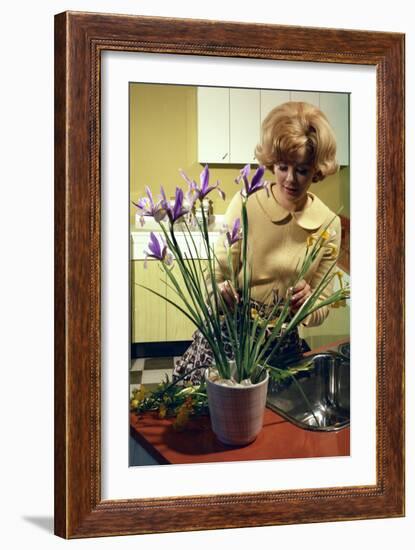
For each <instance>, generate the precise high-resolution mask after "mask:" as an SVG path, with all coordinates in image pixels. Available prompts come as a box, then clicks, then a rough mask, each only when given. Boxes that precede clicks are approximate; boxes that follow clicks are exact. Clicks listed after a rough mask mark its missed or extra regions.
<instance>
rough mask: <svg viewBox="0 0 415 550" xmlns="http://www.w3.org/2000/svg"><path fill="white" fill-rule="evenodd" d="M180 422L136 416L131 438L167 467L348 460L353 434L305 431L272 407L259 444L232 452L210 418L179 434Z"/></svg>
mask: <svg viewBox="0 0 415 550" xmlns="http://www.w3.org/2000/svg"><path fill="white" fill-rule="evenodd" d="M173 422H174V419H160V418H158V415H157V413H155V412H146V413H143V414H140V415H137V414H136V413H131V415H130V425H131V433H132V435H133V437H135V438H136V439H137V441H138V442H139V443H140V444H141V445H143V447H144V448H145V449H146V450H147V451H148V452H149V453H150V454H151V455H152V456H153V457H154V458H155V459H156V460H157V461H158V462H160V463H161V464H196V463H202V462H229V461H238V460H266V459H276V458H311V457H322V456H348V455H349V454H350V429H349V428H344V429H342V430H340V431H338V432H316V431H312V430H305V429H302V428H299V427H297V426H295V425H294V424H292V423H291V422H288V421H287V420H285V419H284V418H282V417H281V416H279V415H278V414H276V413H275V412H273V411H272V410H270V409H268V408H266V409H265V414H264V427H263V429H262V431H261V432H260V434H259V435H258V437H257V439H256V440H255V441H254V442H252V443H250V444H249V445H246V446H244V447H230V446H228V445H224V444H223V443H221V442H220V441H218V440H217V439H216V436H215V434H214V433H213V432H212V430H211V427H210V420H209V417H208V416H199V417H194V418H193V419H191V420H190V422H189V424H188V425H187V426H186V429H185V430H184V431H182V432H178V431H176V430H175V429H174V428H173V426H172V424H173Z"/></svg>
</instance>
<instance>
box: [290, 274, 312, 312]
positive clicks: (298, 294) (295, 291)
mask: <svg viewBox="0 0 415 550" xmlns="http://www.w3.org/2000/svg"><path fill="white" fill-rule="evenodd" d="M289 290H291V303H290V307H291V310H292V311H293V312H296V311H298V310H299V309H300V307H301V306H302V305H303V304H304V302H305V301H306V300H307V298H308V297H309V296H311V287H310V285H309V284H308V283H307V282H306V281H305V280H304V279H301V281H299V282H298V283H297V285H296V286H295V287H291V289H289Z"/></svg>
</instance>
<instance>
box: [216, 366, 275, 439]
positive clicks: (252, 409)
mask: <svg viewBox="0 0 415 550" xmlns="http://www.w3.org/2000/svg"><path fill="white" fill-rule="evenodd" d="M268 381H269V374H268V371H265V376H264V379H263V380H261V382H259V383H258V384H255V385H252V386H224V385H221V384H218V383H216V382H214V381H211V380H209V369H207V372H206V389H207V396H208V403H209V414H210V419H211V424H212V430H213V432H214V433H215V435H216V437H217V438H218V439H219V441H221V442H222V443H225V444H226V445H247V444H248V443H251V442H252V441H254V440H255V439H256V437H257V435H258V434H259V432H260V431H261V430H262V427H263V423H264V412H265V403H266V400H267V390H268Z"/></svg>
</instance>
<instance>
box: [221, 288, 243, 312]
mask: <svg viewBox="0 0 415 550" xmlns="http://www.w3.org/2000/svg"><path fill="white" fill-rule="evenodd" d="M218 286H219V290H220V293H221V294H222V297H223V299H224V301H225V303H226V305H227V306H228V307H229V309H230V310H231V311H232V310H233V307H234V305H235V304H236V303H238V302H239V296H238V293H237V292H236V290H235V289H234V287H233V285H232V283H231V282H230V281H224V282H223V283H219V285H218Z"/></svg>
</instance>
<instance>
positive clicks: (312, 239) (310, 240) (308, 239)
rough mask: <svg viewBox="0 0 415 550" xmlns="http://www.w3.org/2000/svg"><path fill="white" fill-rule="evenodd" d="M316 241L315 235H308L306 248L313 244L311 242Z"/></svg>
mask: <svg viewBox="0 0 415 550" xmlns="http://www.w3.org/2000/svg"><path fill="white" fill-rule="evenodd" d="M316 241H317V239H316V237H315V235H310V236H309V237H307V248H310V247H311V246H313V244H314V243H315V242H316Z"/></svg>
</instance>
